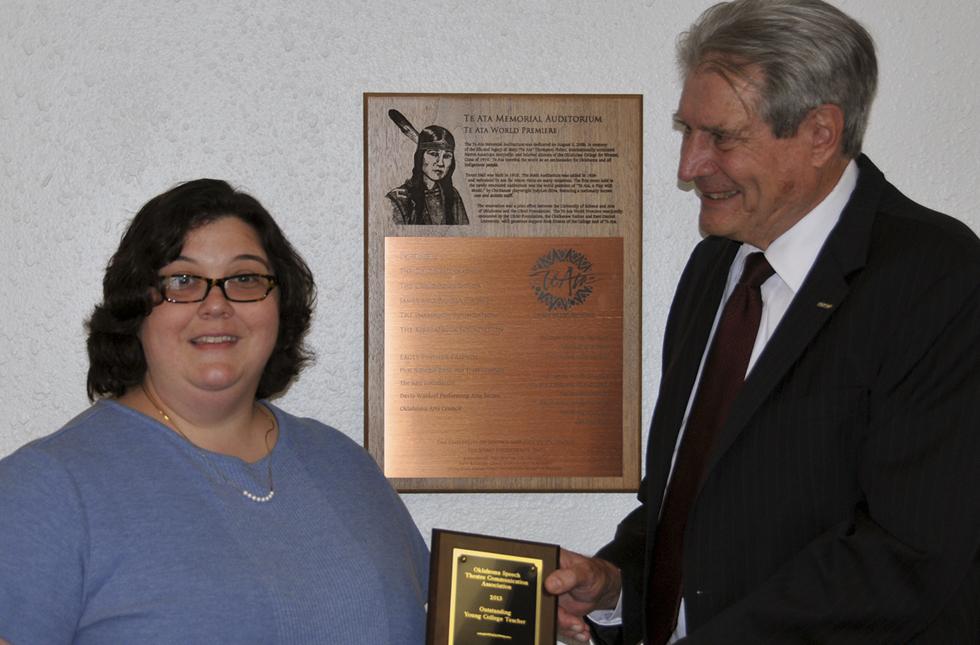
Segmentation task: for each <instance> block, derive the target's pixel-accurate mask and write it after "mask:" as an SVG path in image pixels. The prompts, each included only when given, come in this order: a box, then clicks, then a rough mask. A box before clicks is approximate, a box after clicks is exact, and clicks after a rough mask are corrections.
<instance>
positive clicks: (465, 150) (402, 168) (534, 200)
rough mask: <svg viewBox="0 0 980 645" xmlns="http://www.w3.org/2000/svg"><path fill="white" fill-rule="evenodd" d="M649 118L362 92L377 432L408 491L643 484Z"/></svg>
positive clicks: (509, 99) (610, 100) (629, 104)
mask: <svg viewBox="0 0 980 645" xmlns="http://www.w3.org/2000/svg"><path fill="white" fill-rule="evenodd" d="M640 115H641V101H640V98H639V97H637V96H591V95H586V96H579V95H576V96H553V95H547V96H541V95H533V96H531V95H403V94H394V95H388V94H384V95H382V94H368V95H365V202H366V203H365V211H366V229H367V235H366V256H365V273H366V277H365V283H366V288H367V298H366V303H367V304H366V309H367V311H366V336H367V341H366V381H367V383H366V397H367V398H366V417H367V418H366V437H367V444H368V449H369V450H370V452H371V453H372V455H374V457H375V458H376V459H377V460H378V462H379V463H380V464H381V466H382V468H383V470H384V472H385V475H386V476H387V477H389V478H390V479H391V480H392V483H393V484H394V485H395V486H396V488H398V489H399V490H402V491H412V490H632V489H635V487H636V486H637V485H638V483H639V470H640V468H639V437H640V427H639V404H640V388H639V370H640V362H639V349H640V347H639V330H640V320H639V315H640V306H639V305H640V303H639V290H640V289H639V287H640V285H639V275H640V266H639V264H640V222H641V219H640V204H641V199H640V188H639V185H640V177H639V171H640V168H641V167H642V161H641V159H640V148H641V142H642V132H641V126H640V122H641V120H640Z"/></svg>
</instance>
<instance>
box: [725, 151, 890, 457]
mask: <svg viewBox="0 0 980 645" xmlns="http://www.w3.org/2000/svg"><path fill="white" fill-rule="evenodd" d="M858 167H859V171H860V175H859V176H858V183H857V186H856V187H855V189H854V192H853V194H852V195H851V198H850V200H849V201H848V204H847V206H846V207H845V208H844V211H843V212H842V213H841V217H840V221H839V222H838V223H837V226H835V227H834V230H833V231H831V233H830V236H829V237H828V238H827V241H826V243H825V244H824V247H823V249H822V250H821V251H820V253H819V254H818V255H817V259H816V261H815V262H814V265H813V268H812V269H811V270H810V273H809V274H808V275H807V278H806V280H805V281H804V283H803V285H802V287H800V291H799V292H798V293H797V294H796V296H795V297H794V298H793V302H792V303H791V304H790V307H789V309H788V310H787V311H786V314H785V315H784V316H783V319H782V321H780V323H779V326H778V327H777V328H776V331H775V333H774V334H773V336H772V338H770V339H769V342H768V343H767V345H766V347H765V349H764V350H763V352H762V354H761V355H760V356H759V359H758V360H757V362H756V364H755V366H754V367H753V368H752V371H751V372H750V373H749V376H748V378H747V379H746V381H745V385H744V386H743V388H742V391H741V392H739V395H738V397H737V398H736V399H735V402H734V403H733V404H732V411H731V413H730V415H729V417H728V421H727V422H726V423H725V427H724V428H722V430H721V433H720V434H719V436H718V439H717V440H716V442H715V445H714V447H713V448H712V455H711V458H710V459H709V461H708V470H707V472H708V473H710V472H711V470H712V469H713V468H714V467H715V465H716V464H717V463H718V461H719V459H721V457H722V456H723V455H724V453H725V452H726V451H727V450H728V448H729V447H731V445H732V443H733V442H734V441H735V439H736V438H737V437H738V435H739V433H740V432H741V431H742V429H743V428H745V426H746V424H747V423H748V422H749V420H750V419H751V418H752V415H753V414H755V412H756V411H757V410H758V409H759V406H761V405H762V404H763V402H764V401H765V400H766V399H767V398H768V397H769V395H770V394H771V393H772V391H773V389H774V388H775V387H776V386H777V385H778V384H779V382H780V381H781V380H782V378H783V376H784V375H785V374H786V372H787V371H788V370H789V369H790V367H792V366H793V364H794V363H796V361H797V360H798V359H799V357H800V356H801V355H802V354H803V352H804V351H805V350H806V348H807V347H808V346H809V345H810V343H811V342H812V340H813V338H814V337H815V336H816V335H817V333H818V332H819V331H820V329H821V328H823V326H824V325H825V324H826V323H827V321H828V320H830V318H831V317H832V316H833V315H834V313H835V312H836V310H837V308H838V307H839V306H840V304H841V303H842V302H843V301H844V299H845V298H846V297H847V294H848V292H849V290H850V287H849V284H848V280H847V278H848V276H849V275H850V274H851V273H853V272H854V271H856V270H858V269H860V268H862V267H863V266H864V263H865V260H866V257H867V252H868V244H869V242H870V237H871V226H872V224H873V223H874V215H875V212H876V210H877V205H878V203H879V201H880V198H881V191H882V189H883V188H884V186H885V179H884V176H883V175H882V174H881V171H879V170H878V169H877V168H876V167H875V166H874V164H872V163H871V161H870V160H869V159H868V158H867V157H864V156H863V155H862V156H861V157H860V158H859V159H858Z"/></svg>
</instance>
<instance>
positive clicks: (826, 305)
mask: <svg viewBox="0 0 980 645" xmlns="http://www.w3.org/2000/svg"><path fill="white" fill-rule="evenodd" d="M817 306H818V307H820V308H821V309H833V308H834V305H832V304H830V303H829V302H822V301H821V302H818V303H817Z"/></svg>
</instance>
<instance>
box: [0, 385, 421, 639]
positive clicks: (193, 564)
mask: <svg viewBox="0 0 980 645" xmlns="http://www.w3.org/2000/svg"><path fill="white" fill-rule="evenodd" d="M269 408H270V409H271V410H272V411H273V412H274V413H275V415H276V419H277V420H278V422H279V428H280V435H279V441H278V443H277V444H276V446H275V449H274V450H273V452H272V454H271V455H270V456H269V457H267V459H271V460H272V463H271V465H272V475H273V479H274V482H275V490H276V494H275V497H274V498H273V499H272V500H271V501H270V502H268V503H265V504H260V503H256V502H253V501H250V500H248V499H246V498H245V497H244V496H243V495H242V493H241V488H242V487H245V488H247V489H248V490H250V491H251V492H254V493H257V494H263V493H265V492H267V490H268V487H267V485H266V461H265V460H262V461H261V462H258V463H257V464H251V465H250V464H246V463H244V462H242V461H241V460H239V459H236V458H233V457H228V456H224V455H218V454H215V453H208V452H204V451H201V450H199V449H198V448H196V447H194V446H191V445H190V444H188V443H187V442H186V441H184V440H183V439H181V438H180V437H179V436H178V435H176V434H175V433H174V432H172V431H171V430H169V429H168V428H166V427H165V426H163V425H161V424H160V423H157V422H156V421H154V420H152V419H150V418H148V417H146V416H144V415H142V414H139V413H138V412H135V411H133V410H130V409H129V408H127V407H124V406H122V405H120V404H118V403H116V402H114V401H102V402H99V403H97V404H96V405H94V406H92V407H91V408H89V409H88V410H87V411H85V412H83V413H82V414H81V415H79V416H78V417H76V418H75V419H74V420H72V421H71V422H69V423H68V424H67V425H66V426H65V427H64V428H62V429H61V430H59V431H58V432H56V433H54V434H52V435H50V436H48V437H45V438H43V439H39V440H37V441H34V442H32V443H30V444H28V445H26V446H24V447H23V448H21V449H20V450H18V451H17V452H15V453H14V454H12V455H10V456H9V457H7V458H5V459H3V460H2V461H0V637H3V638H5V639H7V640H9V641H10V642H11V643H13V645H32V644H34V643H45V644H55V643H78V644H84V643H217V642H223V643H357V644H360V643H371V644H374V643H377V644H383V645H399V644H405V645H417V644H418V643H421V642H422V641H423V638H424V633H425V611H424V603H425V599H426V581H427V559H428V552H427V549H426V547H425V543H424V542H423V540H422V538H421V536H420V535H419V532H418V529H417V528H416V527H415V525H414V523H413V522H412V520H411V518H410V517H409V515H408V512H407V511H406V509H405V507H404V505H403V504H402V503H401V500H400V499H399V498H398V496H397V495H396V494H395V492H394V491H393V490H392V489H391V487H390V486H389V485H388V483H387V481H386V480H385V479H384V477H383V476H382V474H381V473H380V471H379V469H378V468H377V466H376V465H375V463H374V461H372V460H371V458H370V457H369V456H368V455H367V454H366V453H365V452H364V450H363V449H361V447H360V446H358V445H357V444H355V443H354V442H352V441H351V440H350V439H348V438H347V437H346V436H344V435H343V434H341V433H340V432H337V431H336V430H334V429H332V428H328V427H327V426H324V425H323V424H320V423H318V422H316V421H312V420H309V419H300V418H297V417H293V416H291V415H289V414H286V413H284V412H282V411H281V410H278V409H277V408H274V407H272V406H269ZM232 481H235V482H239V483H240V484H235V485H232V483H231V482H232Z"/></svg>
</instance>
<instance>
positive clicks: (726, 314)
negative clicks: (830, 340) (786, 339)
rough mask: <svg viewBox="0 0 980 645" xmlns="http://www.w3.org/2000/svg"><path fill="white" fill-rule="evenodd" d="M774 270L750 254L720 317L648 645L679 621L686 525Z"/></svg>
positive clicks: (670, 524) (672, 512)
mask: <svg viewBox="0 0 980 645" xmlns="http://www.w3.org/2000/svg"><path fill="white" fill-rule="evenodd" d="M772 274H773V269H772V267H771V266H769V262H767V261H766V257H765V256H764V255H763V254H762V253H751V254H749V255H748V257H746V258H745V268H744V269H743V270H742V277H741V278H739V281H738V284H737V285H735V289H734V291H732V295H731V296H730V297H729V298H728V302H727V303H725V309H724V310H723V311H722V314H721V318H720V319H719V321H718V329H717V330H716V331H715V337H714V340H713V341H712V344H711V350H710V351H709V352H708V358H707V360H706V361H705V364H704V369H703V371H702V373H701V382H700V384H699V385H698V393H697V397H696V398H695V400H694V406H693V407H692V408H691V414H690V416H689V417H688V419H687V426H686V427H685V430H684V437H683V438H682V440H681V445H680V449H679V450H678V451H677V459H676V461H675V462H674V472H673V475H672V476H671V479H670V485H669V486H668V488H667V495H666V497H665V498H664V503H663V508H662V509H661V513H660V522H659V523H658V524H657V532H656V541H655V543H654V547H653V565H652V567H651V570H650V586H649V595H648V598H649V601H648V605H647V634H646V641H645V642H646V643H647V645H662V644H663V643H666V642H667V641H668V640H669V639H670V636H671V635H672V634H673V633H674V629H675V628H676V626H677V611H678V608H679V606H680V600H681V580H682V572H681V566H682V560H683V553H684V549H683V547H684V527H685V525H686V524H687V517H688V514H689V513H690V511H691V506H692V505H693V504H694V498H695V497H696V496H697V493H698V488H699V486H700V484H701V479H702V477H703V476H704V469H705V467H706V465H707V462H708V455H709V454H710V451H711V446H712V444H713V443H714V441H715V437H717V436H718V432H719V431H720V430H721V428H722V426H723V425H724V424H725V420H726V419H727V418H728V412H729V410H730V409H731V407H732V402H733V401H734V400H735V396H736V395H737V394H738V391H739V390H740V389H741V387H742V383H744V382H745V372H746V370H747V369H748V365H749V357H750V356H751V355H752V347H753V346H754V345H755V337H756V335H757V334H758V332H759V321H760V320H761V318H762V293H761V291H760V286H761V285H762V283H763V282H765V281H766V280H768V279H769V276H771V275H772Z"/></svg>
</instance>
